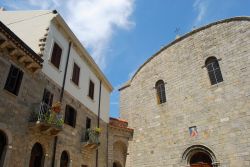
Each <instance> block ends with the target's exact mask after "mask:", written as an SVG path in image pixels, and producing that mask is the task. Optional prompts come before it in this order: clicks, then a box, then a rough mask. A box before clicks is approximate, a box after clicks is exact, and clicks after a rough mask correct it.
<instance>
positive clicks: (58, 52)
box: [50, 43, 62, 69]
mask: <svg viewBox="0 0 250 167" xmlns="http://www.w3.org/2000/svg"><path fill="white" fill-rule="evenodd" d="M61 56H62V48H60V46H59V45H58V44H57V43H54V47H53V51H52V56H51V60H50V61H51V63H52V64H53V65H54V66H55V67H56V68H58V69H59V67H60V62H61Z"/></svg>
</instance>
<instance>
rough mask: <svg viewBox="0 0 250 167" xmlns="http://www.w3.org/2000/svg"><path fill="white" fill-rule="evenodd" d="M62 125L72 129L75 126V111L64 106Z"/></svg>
mask: <svg viewBox="0 0 250 167" xmlns="http://www.w3.org/2000/svg"><path fill="white" fill-rule="evenodd" d="M64 123H65V124H68V125H70V126H72V127H75V125H76V110H75V109H74V108H73V107H71V106H69V105H66V111H65V118H64Z"/></svg>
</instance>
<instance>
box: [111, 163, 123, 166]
mask: <svg viewBox="0 0 250 167" xmlns="http://www.w3.org/2000/svg"><path fill="white" fill-rule="evenodd" d="M113 167H122V165H121V164H120V163H119V162H114V163H113Z"/></svg>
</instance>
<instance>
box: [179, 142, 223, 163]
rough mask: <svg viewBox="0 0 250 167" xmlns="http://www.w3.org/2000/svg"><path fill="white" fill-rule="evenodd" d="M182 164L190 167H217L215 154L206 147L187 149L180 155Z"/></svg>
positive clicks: (198, 146) (194, 146)
mask: <svg viewBox="0 0 250 167" xmlns="http://www.w3.org/2000/svg"><path fill="white" fill-rule="evenodd" d="M182 161H183V164H185V165H189V166H190V167H218V166H219V162H218V161H217V160H216V157H215V154H214V153H213V152H212V151H211V150H210V149H209V148H208V147H206V146H203V145H193V146H191V147H189V148H187V149H186V150H185V151H184V153H183V155H182Z"/></svg>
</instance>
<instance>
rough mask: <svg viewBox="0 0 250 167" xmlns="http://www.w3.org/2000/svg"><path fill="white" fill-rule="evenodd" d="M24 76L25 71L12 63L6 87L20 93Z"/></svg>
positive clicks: (14, 92) (10, 90) (12, 91)
mask: <svg viewBox="0 0 250 167" xmlns="http://www.w3.org/2000/svg"><path fill="white" fill-rule="evenodd" d="M22 78H23V72H22V71H21V70H20V69H18V68H16V67H15V66H13V65H11V67H10V71H9V74H8V78H7V81H6V83H5V86H4V89H6V90H8V91H9V92H11V93H13V94H15V95H18V92H19V88H20V85H21V82H22Z"/></svg>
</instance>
